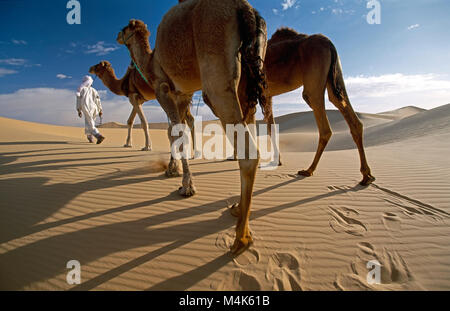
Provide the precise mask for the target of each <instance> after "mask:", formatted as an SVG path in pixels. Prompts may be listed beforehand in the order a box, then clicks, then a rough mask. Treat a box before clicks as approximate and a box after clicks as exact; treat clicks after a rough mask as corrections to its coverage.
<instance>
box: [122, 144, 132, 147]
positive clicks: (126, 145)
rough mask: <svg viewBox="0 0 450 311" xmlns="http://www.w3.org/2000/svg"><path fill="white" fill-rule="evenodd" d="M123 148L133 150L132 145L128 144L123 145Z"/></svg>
mask: <svg viewBox="0 0 450 311" xmlns="http://www.w3.org/2000/svg"><path fill="white" fill-rule="evenodd" d="M123 147H124V148H133V146H132V145H128V144H125V145H123Z"/></svg>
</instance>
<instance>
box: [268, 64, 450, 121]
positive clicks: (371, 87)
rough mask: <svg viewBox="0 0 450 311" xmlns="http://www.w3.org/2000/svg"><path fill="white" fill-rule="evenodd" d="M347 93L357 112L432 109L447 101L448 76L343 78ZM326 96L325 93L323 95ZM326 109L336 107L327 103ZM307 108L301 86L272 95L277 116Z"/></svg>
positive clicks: (398, 75) (449, 92)
mask: <svg viewBox="0 0 450 311" xmlns="http://www.w3.org/2000/svg"><path fill="white" fill-rule="evenodd" d="M345 84H346V88H347V93H348V95H349V97H350V101H351V103H352V106H353V107H354V108H355V110H357V111H361V112H371V113H377V112H382V111H387V110H392V109H397V108H401V107H405V106H418V107H421V108H425V109H432V108H435V107H438V106H441V105H445V104H448V103H450V79H449V77H447V76H441V75H436V74H422V75H404V74H400V73H397V74H386V75H380V76H356V77H347V78H346V79H345ZM325 98H326V99H327V98H328V96H327V95H326V97H325ZM327 108H328V109H330V108H331V109H335V107H334V106H333V105H332V104H331V103H327ZM304 110H309V107H308V106H307V105H306V103H305V102H304V100H303V99H302V89H299V90H295V91H293V92H290V93H286V94H283V95H280V96H277V97H275V98H274V112H275V113H276V115H277V116H278V115H281V114H286V113H292V112H299V111H304Z"/></svg>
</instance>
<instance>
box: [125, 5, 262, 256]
mask: <svg viewBox="0 0 450 311" xmlns="http://www.w3.org/2000/svg"><path fill="white" fill-rule="evenodd" d="M149 36H150V33H149V31H148V29H147V26H146V25H145V24H144V23H143V22H142V21H136V20H131V21H130V23H129V24H128V26H126V27H125V28H124V29H123V30H122V31H121V32H120V33H119V34H118V37H117V42H118V43H119V44H125V45H126V46H127V48H128V49H129V51H130V54H131V57H132V58H133V60H134V61H135V62H136V64H137V65H138V67H139V68H140V69H141V70H142V72H143V73H144V75H145V77H146V78H147V79H148V81H149V82H150V83H151V84H152V86H153V89H154V90H155V92H156V97H157V99H158V101H159V103H160V105H161V107H162V108H163V109H164V110H165V111H166V113H167V115H168V116H169V119H170V122H171V125H172V126H173V125H175V124H179V123H180V121H181V116H182V115H183V114H184V113H185V111H186V109H187V107H188V103H189V101H190V98H191V97H192V94H193V93H194V92H195V91H198V90H202V91H203V94H204V97H205V98H206V99H207V100H206V104H207V105H208V106H209V107H210V108H211V109H212V111H213V112H214V114H215V115H216V116H218V117H219V119H220V120H221V122H222V125H226V124H231V125H242V126H243V127H244V128H246V129H248V126H247V123H246V122H245V121H244V120H245V119H248V118H247V116H246V115H244V114H243V112H242V109H241V104H240V102H239V98H238V87H239V82H240V77H241V70H242V71H248V73H247V76H248V77H251V78H249V79H247V90H248V91H249V93H248V101H250V102H251V104H250V105H249V104H245V106H248V105H249V106H250V107H253V106H256V104H257V102H258V100H259V102H260V104H261V105H262V106H264V104H265V98H264V85H265V76H264V74H263V68H262V67H263V61H262V60H264V57H265V50H266V46H267V31H266V24H265V21H264V19H263V18H262V17H261V16H260V15H259V14H258V12H257V11H256V10H254V9H253V8H252V7H251V6H250V4H249V3H248V2H247V1H246V0H233V1H212V0H190V1H185V2H183V3H180V4H178V5H176V6H175V7H173V8H172V9H171V10H170V11H169V12H168V13H167V14H166V15H165V16H164V17H163V19H162V21H161V24H160V25H159V27H158V33H157V37H156V47H155V50H154V51H152V50H151V49H150V45H149V41H148V38H149ZM169 133H170V132H169ZM247 133H248V143H247V144H246V148H245V149H246V150H245V155H246V156H245V158H244V159H240V160H239V166H240V172H241V174H240V176H241V198H240V203H239V205H237V206H235V207H234V211H235V214H239V217H238V221H237V225H236V238H235V241H234V243H233V245H232V247H231V253H232V254H235V255H236V254H239V253H241V252H243V251H245V250H246V249H247V248H248V246H249V245H250V244H251V243H252V237H251V235H250V229H249V217H250V206H251V199H252V192H253V184H254V180H255V174H256V170H257V166H258V162H259V152H258V153H257V154H258V155H257V156H256V158H255V159H251V158H250V156H249V155H250V148H252V149H256V142H255V138H254V137H253V135H251V134H250V133H249V131H248V132H247ZM175 139H176V137H174V136H172V135H170V140H171V143H172V147H173V146H174V142H175ZM181 162H182V165H183V182H182V187H181V188H180V190H179V192H180V194H182V195H184V196H191V195H194V194H195V187H194V184H193V181H192V175H191V172H190V169H189V164H188V161H187V159H186V158H182V159H181ZM177 165H178V161H176V160H175V159H174V158H173V156H172V157H171V160H170V164H169V168H168V170H167V172H166V174H167V175H169V176H170V175H172V173H173V172H174V171H175V170H176V167H177Z"/></svg>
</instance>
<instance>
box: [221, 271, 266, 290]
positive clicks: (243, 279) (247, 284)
mask: <svg viewBox="0 0 450 311" xmlns="http://www.w3.org/2000/svg"><path fill="white" fill-rule="evenodd" d="M214 289H215V290H218V291H230V290H233V291H236V290H238V291H260V290H261V289H262V285H261V281H260V280H259V279H258V277H257V276H255V275H252V274H250V273H247V272H244V271H242V270H236V271H234V272H233V273H232V274H231V276H229V277H227V278H226V279H224V280H222V281H221V282H220V283H219V285H218V286H217V288H214Z"/></svg>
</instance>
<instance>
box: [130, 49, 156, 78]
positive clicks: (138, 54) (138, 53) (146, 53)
mask: <svg viewBox="0 0 450 311" xmlns="http://www.w3.org/2000/svg"><path fill="white" fill-rule="evenodd" d="M128 49H129V51H130V56H131V58H132V59H133V61H134V63H135V64H136V65H137V66H138V67H139V70H140V71H141V73H142V75H143V76H144V77H145V78H146V79H147V81H148V84H149V86H151V85H152V78H151V76H150V72H149V70H148V68H150V67H149V66H150V64H151V61H152V59H153V52H152V50H151V49H150V48H149V46H146V45H145V44H139V43H136V44H132V45H131V46H129V47H128Z"/></svg>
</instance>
